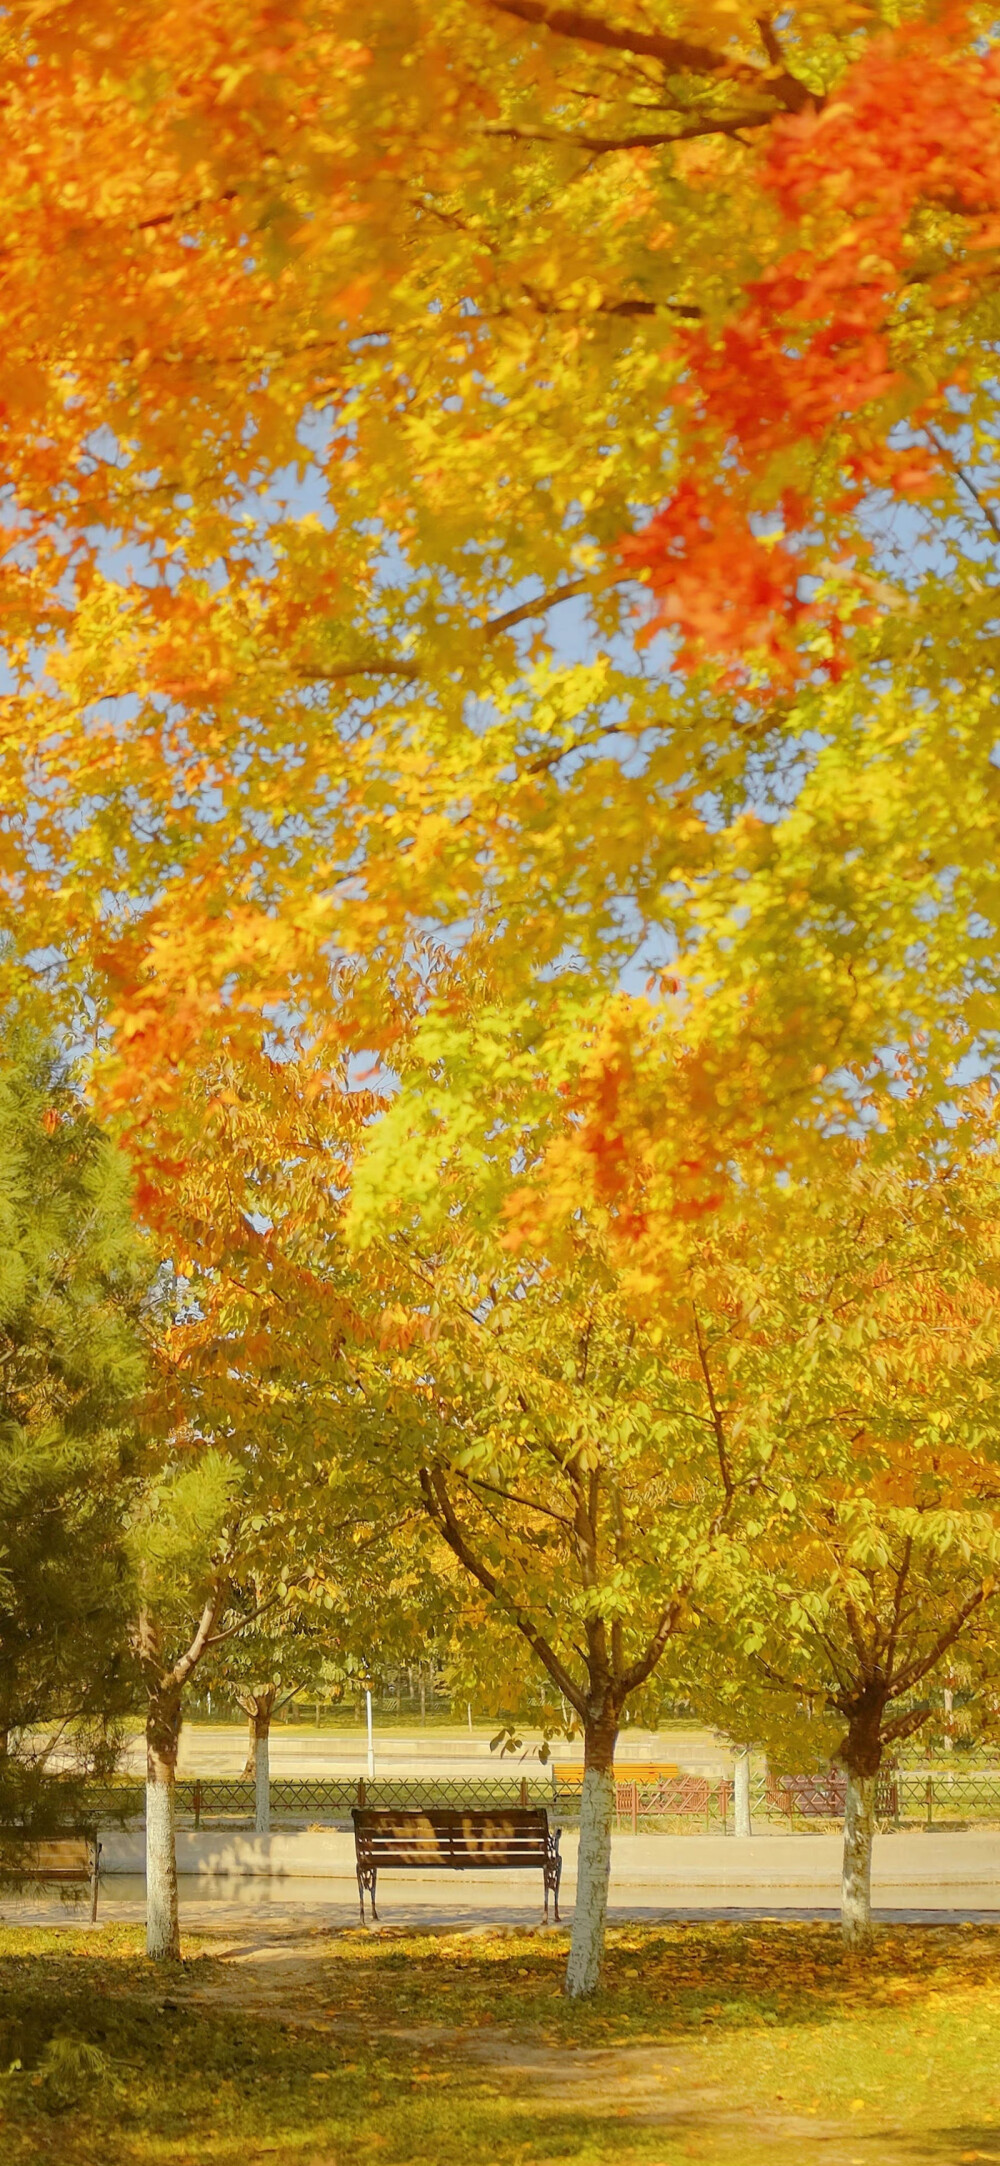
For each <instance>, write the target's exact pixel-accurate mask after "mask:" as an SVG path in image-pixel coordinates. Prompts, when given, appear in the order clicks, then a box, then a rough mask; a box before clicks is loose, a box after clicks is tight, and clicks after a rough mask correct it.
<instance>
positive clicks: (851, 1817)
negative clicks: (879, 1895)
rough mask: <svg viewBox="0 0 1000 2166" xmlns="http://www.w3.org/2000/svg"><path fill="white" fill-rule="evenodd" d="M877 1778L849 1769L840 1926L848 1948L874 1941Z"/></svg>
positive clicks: (863, 1945) (869, 1943) (861, 1946)
mask: <svg viewBox="0 0 1000 2166" xmlns="http://www.w3.org/2000/svg"><path fill="white" fill-rule="evenodd" d="M877 1781H878V1777H877V1775H858V1774H856V1773H855V1772H854V1771H853V1769H851V1768H849V1769H848V1771H847V1800H846V1804H845V1807H844V1869H843V1878H842V1882H841V1894H840V1930H841V1934H842V1936H843V1939H844V1941H845V1943H846V1945H847V1946H848V1947H849V1948H867V1947H870V1945H871V1939H872V1837H873V1835H874V1833H875V1786H876V1783H877Z"/></svg>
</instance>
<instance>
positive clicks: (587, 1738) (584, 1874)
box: [566, 1725, 618, 2000]
mask: <svg viewBox="0 0 1000 2166" xmlns="http://www.w3.org/2000/svg"><path fill="white" fill-rule="evenodd" d="M617 1737H618V1730H617V1725H614V1726H610V1725H607V1726H596V1725H595V1726H591V1725H588V1726H587V1727H586V1728H585V1730H584V1739H583V1795H582V1797H581V1800H580V1854H579V1860H578V1863H577V1870H576V1907H575V1909H574V1912H573V1932H572V1936H571V1939H570V1948H569V1962H568V1964H567V1966H566V1991H567V1993H568V1994H569V1997H570V1999H571V2000H581V1999H583V1998H585V1996H586V1995H587V1994H590V1993H596V1991H597V1986H598V1983H599V1980H600V1975H601V1959H602V1957H603V1954H604V1921H605V1918H606V1917H607V1910H608V1881H609V1879H610V1877H611V1823H612V1821H613V1819H614V1812H615V1778H614V1772H613V1770H614V1754H615V1743H616V1741H617Z"/></svg>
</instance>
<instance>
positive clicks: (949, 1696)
mask: <svg viewBox="0 0 1000 2166" xmlns="http://www.w3.org/2000/svg"><path fill="white" fill-rule="evenodd" d="M954 1705H955V1695H954V1693H953V1691H952V1689H951V1686H950V1685H946V1686H945V1688H944V1749H945V1751H946V1752H950V1751H951V1746H952V1736H951V1716H952V1709H953V1707H954Z"/></svg>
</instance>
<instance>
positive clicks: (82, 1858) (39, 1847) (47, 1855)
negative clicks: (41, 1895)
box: [0, 1831, 101, 1920]
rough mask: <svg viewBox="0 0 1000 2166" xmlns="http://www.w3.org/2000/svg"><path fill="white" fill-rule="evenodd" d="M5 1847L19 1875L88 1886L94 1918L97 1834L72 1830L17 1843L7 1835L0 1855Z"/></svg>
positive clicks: (98, 1861)
mask: <svg viewBox="0 0 1000 2166" xmlns="http://www.w3.org/2000/svg"><path fill="white" fill-rule="evenodd" d="M4 1851H6V1853H7V1856H8V1858H9V1859H10V1861H11V1864H12V1865H13V1866H14V1868H15V1869H16V1871H17V1873H18V1875H19V1876H20V1877H22V1878H23V1879H24V1880H26V1881H38V1882H43V1883H48V1882H49V1881H53V1882H56V1881H57V1882H60V1883H62V1884H64V1885H69V1886H77V1885H79V1886H84V1887H89V1888H90V1891H91V1902H90V1915H91V1919H92V1920H96V1917H97V1891H98V1886H99V1882H100V1865H101V1845H100V1843H99V1842H98V1840H97V1836H96V1835H79V1834H77V1833H76V1832H75V1831H73V1832H72V1833H69V1834H65V1835H47V1836H42V1837H40V1838H39V1839H38V1840H37V1841H35V1842H30V1841H29V1842H26V1843H16V1842H14V1841H13V1840H11V1839H8V1840H7V1841H6V1842H0V1855H2V1854H3V1852H4Z"/></svg>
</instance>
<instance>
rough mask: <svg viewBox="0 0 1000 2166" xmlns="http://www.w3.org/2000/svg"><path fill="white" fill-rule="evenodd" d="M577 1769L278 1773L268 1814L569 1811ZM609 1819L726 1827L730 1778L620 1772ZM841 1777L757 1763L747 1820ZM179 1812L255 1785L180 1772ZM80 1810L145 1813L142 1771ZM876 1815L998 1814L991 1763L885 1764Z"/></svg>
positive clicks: (228, 1820)
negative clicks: (760, 1769) (360, 1808)
mask: <svg viewBox="0 0 1000 2166" xmlns="http://www.w3.org/2000/svg"><path fill="white" fill-rule="evenodd" d="M581 1788H582V1775H581V1774H579V1773H574V1772H567V1771H564V1770H561V1771H559V1772H558V1773H557V1774H553V1772H552V1771H551V1770H548V1771H546V1772H545V1773H544V1774H541V1773H540V1774H537V1775H531V1776H520V1777H517V1776H515V1777H506V1778H505V1777H503V1776H499V1775H494V1776H487V1777H483V1778H481V1779H477V1778H475V1777H468V1776H456V1777H454V1778H451V1779H449V1778H447V1777H441V1778H440V1779H436V1780H427V1779H426V1778H424V1777H406V1776H403V1777H394V1776H384V1777H383V1776H376V1777H375V1778H374V1779H373V1780H371V1781H369V1780H367V1779H366V1778H364V1777H362V1778H358V1777H356V1776H355V1777H351V1778H347V1777H339V1778H330V1779H324V1778H322V1777H305V1776H303V1777H294V1776H292V1777H289V1776H279V1777H276V1778H275V1779H274V1780H273V1781H272V1783H271V1818H272V1820H273V1821H275V1822H279V1823H280V1822H281V1821H282V1820H286V1821H287V1820H302V1819H303V1818H309V1819H312V1820H318V1821H326V1822H336V1821H343V1822H347V1821H349V1819H350V1813H351V1807H352V1805H358V1804H362V1805H363V1804H367V1805H375V1806H383V1807H392V1806H397V1807H400V1808H402V1809H406V1808H407V1807H409V1808H411V1809H412V1808H414V1807H421V1806H430V1805H450V1806H458V1807H462V1806H480V1807H490V1806H492V1807H495V1808H498V1809H502V1808H503V1807H505V1806H508V1807H509V1806H516V1805H545V1806H547V1807H548V1808H549V1810H550V1812H553V1813H555V1814H558V1815H559V1816H560V1817H561V1818H562V1819H564V1820H565V1819H568V1820H573V1819H575V1818H576V1817H577V1815H578V1813H579V1810H580V1793H581ZM615 1792H616V1796H615V1804H616V1820H617V1825H618V1827H619V1829H622V1830H628V1829H631V1830H632V1831H633V1832H634V1833H636V1834H638V1833H639V1832H640V1831H641V1830H642V1829H646V1830H653V1829H657V1830H660V1831H662V1832H667V1833H669V1832H670V1831H671V1830H676V1831H677V1832H686V1833H696V1832H697V1831H698V1830H699V1829H700V1830H701V1832H703V1833H705V1834H709V1833H720V1834H726V1833H731V1832H732V1828H733V1784H732V1780H731V1778H718V1777H715V1776H707V1775H682V1774H673V1773H671V1774H670V1775H665V1776H661V1777H650V1776H645V1777H643V1778H640V1779H635V1778H629V1777H628V1776H625V1775H624V1774H622V1773H619V1775H618V1776H617V1779H616V1784H615ZM845 1795H846V1783H845V1779H844V1777H843V1776H842V1775H837V1774H831V1775H828V1776H823V1777H816V1778H814V1777H812V1776H804V1775H791V1776H779V1777H774V1776H771V1775H768V1774H755V1775H754V1776H753V1777H752V1779H751V1785H750V1812H751V1819H752V1823H753V1825H754V1826H755V1827H758V1828H759V1827H762V1826H769V1827H786V1828H788V1829H789V1830H794V1829H796V1828H802V1827H808V1826H813V1827H815V1826H817V1825H819V1824H823V1823H826V1824H827V1825H839V1824H840V1822H841V1821H842V1819H843V1814H844V1800H845ZM176 1805H177V1817H178V1820H179V1822H180V1824H181V1825H182V1826H184V1825H188V1826H194V1827H195V1828H200V1827H202V1826H205V1825H209V1824H213V1823H214V1824H215V1825H220V1824H222V1825H225V1824H242V1825H244V1826H245V1825H246V1823H247V1822H250V1823H251V1824H252V1822H253V1817H254V1785H253V1783H252V1781H251V1782H248V1781H244V1780H243V1778H242V1777H239V1776H216V1775H200V1776H188V1777H184V1778H182V1779H181V1780H179V1781H178V1784H177V1799H176ZM87 1809H88V1815H90V1816H92V1817H94V1818H96V1819H97V1820H99V1821H101V1822H102V1823H104V1824H109V1823H111V1824H118V1825H121V1824H122V1823H123V1822H126V1821H128V1820H137V1819H140V1818H141V1817H142V1814H143V1812H144V1809H145V1793H144V1789H143V1786H142V1784H141V1783H139V1782H127V1781H126V1782H117V1783H109V1784H107V1785H104V1786H102V1787H101V1788H99V1789H94V1790H93V1791H91V1793H90V1795H89V1797H88V1800H87ZM876 1816H877V1819H878V1821H879V1823H880V1824H881V1825H882V1826H884V1827H893V1826H895V1827H900V1826H904V1825H905V1826H911V1827H912V1826H919V1827H934V1826H939V1825H948V1824H955V1823H956V1822H960V1821H965V1822H968V1821H975V1822H979V1823H982V1824H988V1823H990V1822H996V1823H997V1824H998V1825H1000V1767H996V1768H970V1769H958V1770H953V1769H951V1768H945V1769H942V1768H934V1769H922V1768H903V1769H899V1770H888V1771H886V1772H885V1773H884V1774H883V1775H882V1776H880V1778H879V1784H878V1791H877V1796H876Z"/></svg>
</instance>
